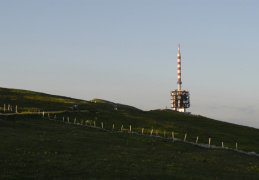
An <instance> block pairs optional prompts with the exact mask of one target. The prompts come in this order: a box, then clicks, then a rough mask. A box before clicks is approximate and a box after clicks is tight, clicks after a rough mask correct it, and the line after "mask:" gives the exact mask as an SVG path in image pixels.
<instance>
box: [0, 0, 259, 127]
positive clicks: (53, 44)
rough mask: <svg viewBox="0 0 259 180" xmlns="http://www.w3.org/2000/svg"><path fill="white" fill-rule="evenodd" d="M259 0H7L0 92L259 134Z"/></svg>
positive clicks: (0, 42)
mask: <svg viewBox="0 0 259 180" xmlns="http://www.w3.org/2000/svg"><path fill="white" fill-rule="evenodd" d="M258 9H259V1H257V0H248V1H244V0H217V1H213V0H211V1H208V0H195V1H193V0H189V1H187V0H186V1H185V0H55V1H53V0H37V1H33V0H0V63H1V64H0V77H1V78H0V87H5V88H18V89H27V90H33V91H39V92H45V93H49V94H55V95H64V96H69V97H74V98H80V99H84V100H91V99H93V98H100V99H105V100H109V101H113V102H117V103H123V104H128V105H132V106H135V107H137V108H140V109H143V110H152V109H159V108H165V107H168V108H169V107H170V91H171V90H173V89H176V88H177V84H176V82H177V45H178V44H179V43H180V44H181V54H182V82H183V84H182V89H184V90H189V91H190V93H191V96H190V97H191V108H190V109H188V111H190V112H192V113H193V114H200V115H203V116H207V117H211V118H215V119H218V120H222V121H227V122H232V123H235V124H242V125H247V126H251V127H256V128H259V103H258V100H259V95H258V93H259V83H258V77H259V62H258V60H259V19H258V17H259V11H258Z"/></svg>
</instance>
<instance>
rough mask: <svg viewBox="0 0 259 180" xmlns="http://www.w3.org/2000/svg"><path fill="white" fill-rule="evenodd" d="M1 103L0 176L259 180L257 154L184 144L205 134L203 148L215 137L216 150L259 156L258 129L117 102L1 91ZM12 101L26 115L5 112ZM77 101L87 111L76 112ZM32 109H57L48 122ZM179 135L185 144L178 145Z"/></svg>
mask: <svg viewBox="0 0 259 180" xmlns="http://www.w3.org/2000/svg"><path fill="white" fill-rule="evenodd" d="M95 101H96V103H95ZM0 102H1V104H0V106H2V107H1V108H0V111H1V112H2V114H1V115H0V137H1V145H0V147H1V148H0V154H1V157H0V179H172V178H176V179H230V178H235V179H258V178H259V158H258V157H257V156H250V155H246V154H243V153H239V152H236V151H234V150H231V149H212V148H202V147H200V146H197V145H193V144H189V143H186V142H183V141H182V140H183V139H184V137H185V135H186V134H187V136H186V141H188V142H195V141H196V138H197V136H199V142H198V143H199V144H208V139H209V138H211V145H212V146H218V147H220V146H221V145H222V142H224V145H225V146H226V147H229V148H233V149H235V148H236V143H238V149H240V150H243V151H247V152H251V151H254V152H256V153H259V130H258V129H254V128H249V127H245V126H239V125H234V124H230V123H225V122H221V121H216V120H213V119H209V118H205V117H201V116H193V115H187V114H182V113H177V112H173V111H168V110H153V111H142V110H139V109H137V108H134V107H131V106H127V105H121V104H119V105H118V111H115V110H114V103H113V102H109V101H104V100H98V99H95V100H93V101H92V102H89V101H83V100H78V99H73V98H67V97H60V96H53V95H48V94H44V93H37V92H32V91H24V90H17V89H6V88H0ZM4 104H6V106H7V105H8V104H10V105H12V106H13V107H15V106H16V105H17V106H18V112H19V113H17V114H15V113H13V114H9V115H4V114H5V113H3V105H4ZM74 104H78V107H79V110H77V111H72V110H69V109H68V108H69V107H71V106H72V105H74ZM80 110H88V111H80ZM28 111H29V112H35V111H45V112H46V111H56V112H52V113H49V116H50V119H52V120H49V118H48V115H47V113H45V118H42V114H25V113H24V112H28ZM11 113H12V112H11ZM68 118H69V123H68V122H67V121H68ZM54 119H55V120H54ZM63 119H64V122H63ZM74 122H75V123H74ZM94 123H95V126H96V127H93V126H94ZM102 125H103V129H102V128H101V126H102ZM122 125H123V129H122V131H121V128H122ZM97 126H98V127H100V128H97ZM130 126H131V130H132V132H131V133H129V131H130ZM113 127H114V129H113ZM143 128H144V133H143V135H142V129H143ZM152 130H153V134H152V136H150V133H151V131H152ZM172 131H173V132H174V135H175V138H177V139H180V141H173V140H172ZM156 134H157V136H156ZM164 137H165V138H164Z"/></svg>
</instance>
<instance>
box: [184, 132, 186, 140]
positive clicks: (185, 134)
mask: <svg viewBox="0 0 259 180" xmlns="http://www.w3.org/2000/svg"><path fill="white" fill-rule="evenodd" d="M186 138H187V133H186V134H185V135H184V141H186Z"/></svg>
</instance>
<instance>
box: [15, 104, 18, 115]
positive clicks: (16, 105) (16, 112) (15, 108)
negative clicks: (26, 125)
mask: <svg viewBox="0 0 259 180" xmlns="http://www.w3.org/2000/svg"><path fill="white" fill-rule="evenodd" d="M17 112H18V111H17V105H16V106H15V113H17Z"/></svg>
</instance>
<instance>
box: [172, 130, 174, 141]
mask: <svg viewBox="0 0 259 180" xmlns="http://www.w3.org/2000/svg"><path fill="white" fill-rule="evenodd" d="M172 139H173V141H174V131H172Z"/></svg>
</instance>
